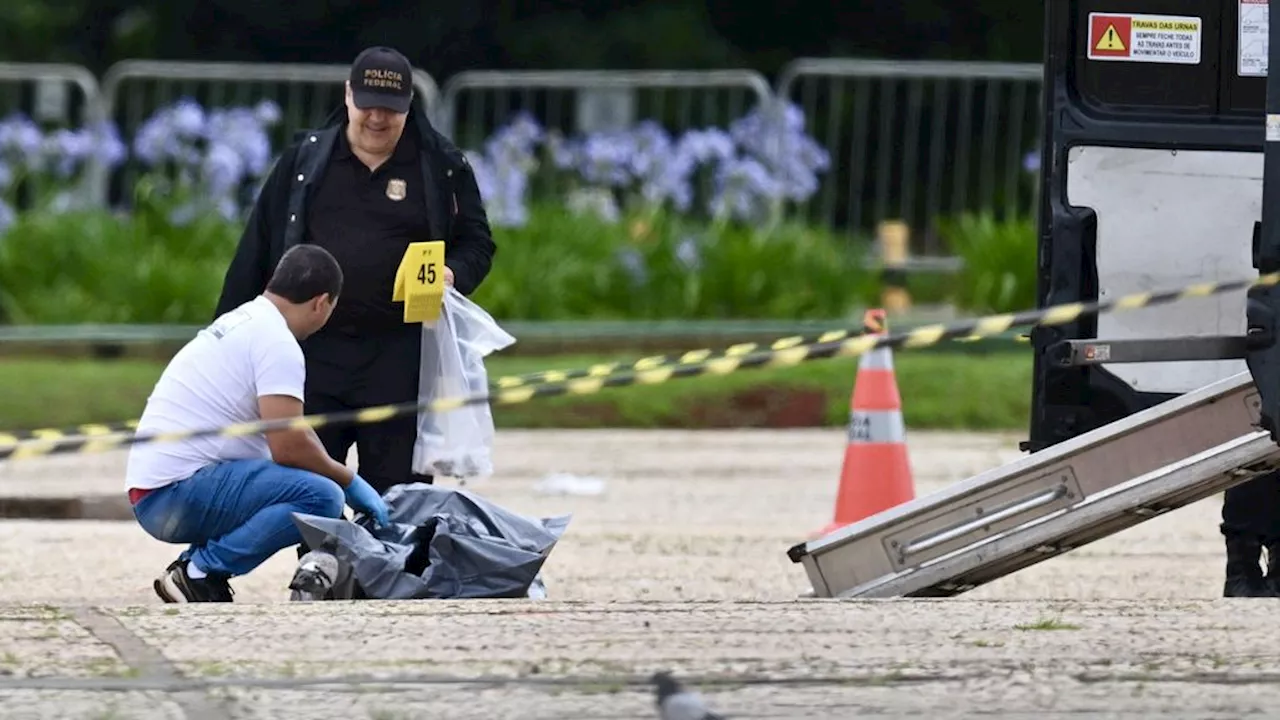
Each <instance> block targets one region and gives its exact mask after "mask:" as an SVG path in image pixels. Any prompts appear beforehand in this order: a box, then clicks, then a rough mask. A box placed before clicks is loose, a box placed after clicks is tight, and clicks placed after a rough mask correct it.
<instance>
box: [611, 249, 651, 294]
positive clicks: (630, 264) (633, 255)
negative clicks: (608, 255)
mask: <svg viewBox="0 0 1280 720" xmlns="http://www.w3.org/2000/svg"><path fill="white" fill-rule="evenodd" d="M614 257H615V258H616V259H617V261H618V264H619V265H621V266H622V270H623V272H625V273H626V274H627V276H628V277H630V278H631V282H633V283H635V284H636V285H644V284H645V281H647V280H648V279H649V271H648V268H646V267H645V263H644V256H643V255H641V254H640V251H639V250H636V249H635V248H629V247H628V248H619V249H618V250H617V251H616V252H615V253H614Z"/></svg>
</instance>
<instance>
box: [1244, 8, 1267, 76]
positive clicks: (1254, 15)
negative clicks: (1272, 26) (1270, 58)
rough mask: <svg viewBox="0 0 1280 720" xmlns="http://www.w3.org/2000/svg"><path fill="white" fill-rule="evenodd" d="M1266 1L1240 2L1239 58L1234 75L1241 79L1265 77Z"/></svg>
mask: <svg viewBox="0 0 1280 720" xmlns="http://www.w3.org/2000/svg"><path fill="white" fill-rule="evenodd" d="M1268 15H1269V12H1268V5H1267V0H1240V27H1239V43H1238V47H1239V48H1240V53H1239V54H1240V57H1239V61H1238V63H1237V68H1236V73H1237V74H1238V75H1240V76H1241V77H1266V75H1267V30H1268V28H1267V17H1268Z"/></svg>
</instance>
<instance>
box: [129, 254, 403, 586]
mask: <svg viewBox="0 0 1280 720" xmlns="http://www.w3.org/2000/svg"><path fill="white" fill-rule="evenodd" d="M341 292H342V270H341V268H340V267H339V266H338V263H337V261H336V260H334V258H333V256H332V255H330V254H329V253H328V252H327V251H325V250H324V249H322V248H320V247H318V246H315V245H298V246H296V247H293V248H291V249H290V250H289V251H288V252H286V253H285V254H284V256H283V257H282V258H281V259H280V263H279V264H278V265H277V266H276V270H275V273H274V275H272V277H271V280H270V282H269V283H268V284H267V287H266V292H264V293H263V294H262V295H259V296H258V297H257V298H255V299H253V300H251V301H249V302H247V303H245V304H243V305H241V306H240V307H238V308H236V309H235V310H232V311H230V312H228V313H226V314H225V315H222V316H220V317H219V318H218V319H217V320H215V321H214V322H213V324H212V325H210V326H209V327H207V328H205V329H203V330H201V331H200V333H199V334H198V335H196V337H195V338H194V339H192V340H191V342H189V343H187V345H186V346H185V347H183V348H182V349H181V350H180V351H179V352H178V354H177V355H175V356H174V358H173V360H172V361H170V363H169V366H168V367H167V368H165V371H164V374H163V375H161V376H160V380H159V382H158V383H157V384H156V387H155V390H154V391H153V392H152V394H151V397H150V398H149V399H148V400H147V406H146V410H145V411H144V412H143V414H142V418H141V419H140V421H139V426H138V432H139V433H152V432H164V431H174V430H197V429H206V428H212V427H220V426H226V425H233V424H236V423H246V422H256V421H258V420H276V419H280V418H290V417H298V416H300V415H302V407H303V397H304V396H305V395H304V393H303V390H304V386H305V383H306V363H305V361H304V360H303V355H302V348H301V347H300V345H299V341H301V340H303V339H305V338H306V337H307V336H309V335H311V334H312V333H314V332H316V331H317V330H319V329H320V328H321V327H323V326H324V324H325V323H326V322H328V320H329V315H330V313H332V312H333V307H334V305H335V303H336V302H337V300H338V296H339V295H340V294H341ZM126 486H127V488H128V491H129V498H130V501H131V502H132V503H133V512H134V515H135V516H136V517H137V519H138V523H139V524H141V525H142V527H143V529H144V530H146V531H147V533H148V534H150V535H151V536H152V537H154V538H156V539H158V540H162V541H164V542H169V543H183V544H188V545H189V547H188V548H187V549H185V550H184V551H183V552H182V553H181V554H180V555H179V557H178V559H177V560H175V561H174V562H173V563H172V564H171V565H169V567H168V568H167V569H166V571H165V572H164V574H163V575H161V576H160V577H159V578H157V579H156V581H155V583H154V587H155V591H156V593H157V594H158V595H159V596H160V598H161V599H163V600H164V601H165V602H231V595H232V593H231V586H230V584H229V583H228V582H227V581H228V580H229V579H230V578H231V577H233V576H239V575H244V574H247V573H248V572H249V571H251V570H253V569H254V568H256V567H257V566H258V565H260V564H261V563H263V562H264V561H265V560H267V558H269V557H271V556H272V555H274V554H275V553H276V552H278V551H280V550H282V549H284V548H286V547H290V546H294V545H298V544H299V543H301V542H302V536H301V535H300V533H299V532H298V530H297V528H296V526H295V525H294V524H293V519H292V517H291V515H292V513H295V512H299V513H306V514H310V515H321V516H324V517H330V518H337V517H341V516H342V508H343V505H344V500H345V502H346V503H349V504H350V505H351V506H352V507H353V508H354V509H356V510H358V511H361V512H364V513H366V514H368V515H370V516H372V517H373V518H374V521H375V523H376V524H378V525H383V524H385V523H386V522H387V507H386V505H385V504H384V503H383V502H382V498H380V497H378V494H377V492H375V491H374V490H373V488H372V487H370V485H369V484H368V483H367V482H365V481H364V479H363V478H361V477H360V476H359V475H356V474H354V473H353V472H352V471H351V470H350V469H349V468H347V466H346V465H344V464H342V463H339V462H335V461H334V460H333V459H331V458H330V457H329V455H328V453H326V452H325V450H324V446H322V445H321V444H320V441H319V439H317V438H316V434H315V432H314V431H313V430H311V429H310V428H306V429H303V430H289V431H280V432H276V431H273V432H271V433H267V434H265V435H264V434H262V433H259V434H256V435H251V436H241V437H213V436H206V437H195V438H190V439H187V440H183V441H177V442H154V443H146V444H138V445H134V446H132V448H131V449H130V452H129V466H128V477H127V481H126Z"/></svg>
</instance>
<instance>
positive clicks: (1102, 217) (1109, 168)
mask: <svg viewBox="0 0 1280 720" xmlns="http://www.w3.org/2000/svg"><path fill="white" fill-rule="evenodd" d="M1046 12H1047V13H1048V17H1046V23H1045V27H1046V33H1045V75H1044V86H1043V104H1044V119H1045V124H1044V135H1043V144H1042V152H1043V158H1042V163H1041V168H1042V171H1041V180H1040V212H1039V215H1040V217H1039V229H1040V238H1039V242H1040V247H1039V256H1040V267H1039V278H1038V302H1039V303H1040V304H1041V305H1057V304H1061V303H1070V302H1076V301H1089V300H1096V299H1098V298H1112V297H1116V296H1120V295H1127V294H1131V293H1137V292H1144V291H1148V290H1167V289H1172V288H1177V287H1181V286H1186V285H1192V284H1196V283H1202V282H1212V281H1225V280H1237V279H1242V278H1252V277H1255V276H1256V274H1257V268H1256V264H1257V263H1256V259H1255V254H1256V253H1257V250H1256V249H1255V245H1258V243H1259V240H1263V241H1264V242H1262V243H1261V246H1260V247H1261V248H1263V249H1264V250H1265V252H1262V253H1261V257H1263V258H1265V259H1266V263H1265V264H1264V271H1267V272H1269V271H1272V270H1274V269H1276V267H1277V266H1278V265H1280V237H1277V235H1276V231H1277V230H1280V228H1272V229H1271V230H1270V231H1269V232H1262V230H1263V229H1265V228H1266V225H1265V224H1263V223H1264V221H1267V220H1269V219H1270V217H1269V213H1270V212H1275V211H1276V210H1277V208H1278V206H1277V204H1276V202H1275V201H1271V202H1268V203H1265V204H1264V203H1263V190H1264V188H1263V185H1264V183H1263V170H1264V167H1270V166H1271V165H1272V160H1271V158H1266V159H1265V161H1264V155H1263V147H1264V121H1263V119H1264V106H1265V105H1266V98H1267V78H1266V68H1267V51H1268V50H1267V49H1268V34H1269V32H1270V30H1269V25H1268V22H1267V12H1268V4H1267V0H1049V2H1048V3H1047V6H1046ZM1273 112H1275V111H1273ZM1276 179H1278V178H1277V177H1276V175H1275V173H1273V174H1272V178H1271V179H1270V180H1269V183H1268V188H1267V194H1268V195H1269V196H1271V195H1276V192H1277V191H1276V190H1275V188H1273V187H1271V185H1273V184H1274V182H1275V181H1276ZM1264 208H1265V209H1264ZM1245 296H1246V293H1245V292H1244V291H1243V290H1242V291H1240V292H1236V293H1228V294H1224V295H1218V296H1215V297H1211V298H1204V299H1195V300H1189V301H1183V302H1178V303H1174V304H1171V305H1163V306H1158V307H1151V308H1146V309H1142V310H1137V311H1129V312H1115V313H1104V314H1101V315H1090V316H1086V317H1084V318H1082V319H1081V320H1080V321H1079V322H1077V323H1074V324H1071V325H1063V326H1057V327H1043V328H1037V329H1036V330H1035V331H1034V332H1033V333H1032V342H1033V346H1034V348H1035V353H1036V355H1035V374H1034V387H1033V391H1032V417H1031V424H1030V436H1029V440H1028V441H1027V442H1026V443H1024V444H1023V449H1024V450H1030V451H1033V452H1034V451H1038V450H1041V449H1044V448H1046V447H1049V446H1052V445H1054V444H1056V443H1059V442H1062V441H1063V440H1067V439H1069V438H1072V437H1075V436H1077V435H1080V434H1082V433H1084V432H1087V431H1089V430H1092V429H1094V428H1097V427H1100V426H1103V425H1106V424H1108V423H1111V422H1114V421H1116V420H1119V419H1121V418H1123V417H1126V416H1128V415H1130V414H1132V413H1134V412H1136V411H1138V410H1141V409H1144V408H1147V407H1150V406H1152V405H1155V404H1156V403H1159V402H1162V401H1165V400H1168V399H1170V398H1172V397H1176V396H1178V395H1180V394H1182V393H1185V392H1188V391H1190V390H1194V389H1196V388H1199V387H1203V386H1205V385H1208V384H1210V383H1212V382H1215V381H1218V380H1221V379H1223V378H1226V377H1229V376H1231V375H1235V374H1237V373H1240V372H1243V371H1245V370H1246V369H1250V370H1253V369H1255V368H1256V367H1260V366H1259V365H1258V363H1261V362H1263V355H1259V356H1258V357H1257V358H1255V359H1251V360H1250V361H1249V362H1248V363H1247V364H1246V361H1245V342H1244V336H1245V332H1246V310H1245V305H1246V297H1245ZM1265 297H1267V298H1270V297H1272V296H1270V295H1267V296H1265ZM1268 302H1269V303H1270V305H1271V307H1273V308H1274V307H1276V301H1275V300H1270V301H1268ZM1253 314H1254V315H1255V316H1256V317H1257V318H1261V317H1262V316H1261V315H1258V313H1257V312H1254V313H1253ZM1269 332H1270V331H1268V333H1269ZM1257 337H1258V338H1259V340H1260V341H1261V343H1260V345H1259V351H1260V352H1263V353H1269V352H1271V351H1269V350H1265V349H1263V346H1265V344H1266V337H1267V333H1262V334H1257ZM1136 340H1152V341H1154V342H1134V341H1136ZM1064 341H1067V342H1064ZM1069 341H1076V342H1069ZM1109 341H1116V342H1109ZM1268 357H1269V356H1268ZM1275 364H1276V363H1274V362H1272V363H1270V365H1275ZM1276 370H1280V367H1277V368H1276ZM1270 374H1271V375H1278V374H1277V373H1270ZM1271 380H1274V382H1280V376H1277V377H1275V378H1274V379H1272V378H1268V381H1271ZM1268 387H1269V386H1268V385H1267V383H1266V382H1264V383H1263V386H1262V387H1261V388H1260V390H1261V392H1262V394H1263V397H1264V399H1265V400H1267V401H1269V402H1268V406H1269V407H1276V406H1275V405H1274V403H1280V397H1277V394H1280V388H1278V389H1276V390H1269V389H1268ZM1272 414H1273V415H1274V413H1272Z"/></svg>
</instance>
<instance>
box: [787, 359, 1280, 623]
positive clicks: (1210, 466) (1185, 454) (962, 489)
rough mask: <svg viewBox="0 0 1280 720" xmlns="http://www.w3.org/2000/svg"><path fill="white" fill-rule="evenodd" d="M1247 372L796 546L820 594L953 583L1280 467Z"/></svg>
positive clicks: (1030, 561)
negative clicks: (1261, 419) (1260, 422)
mask: <svg viewBox="0 0 1280 720" xmlns="http://www.w3.org/2000/svg"><path fill="white" fill-rule="evenodd" d="M1259 411H1260V398H1259V395H1258V392H1257V390H1256V389H1255V387H1254V384H1253V379H1252V377H1251V376H1250V374H1249V373H1247V372H1245V373H1239V374H1237V375H1234V376H1232V377H1229V378H1226V379H1224V380H1221V381H1219V382H1216V383H1213V384H1211V385H1206V386H1205V387H1203V388H1200V389H1198V390H1194V391H1192V392H1189V393H1186V394H1184V395H1180V396H1178V397H1176V398H1173V399H1171V400H1168V401H1166V402H1164V403H1161V404H1159V405H1156V406H1153V407H1151V408H1148V409H1146V410H1142V411H1139V412H1136V413H1134V414H1132V415H1129V416H1127V417H1125V418H1122V419H1121V420H1118V421H1116V422H1113V423H1111V424H1109V425H1105V426H1103V427H1100V428H1097V429H1095V430H1093V431H1090V432H1088V433H1085V434H1082V435H1079V436H1077V437H1075V438H1072V439H1070V440H1066V441H1064V442H1061V443H1059V444H1057V445H1055V446H1053V447H1051V448H1048V449H1045V450H1042V451H1040V452H1038V453H1033V454H1031V455H1029V456H1027V457H1024V458H1020V459H1018V460H1016V461H1014V462H1012V463H1009V464H1007V465H1004V466H1002V467H998V468H993V469H991V470H988V471H986V472H983V473H981V474H979V475H976V476H974V477H972V478H970V479H968V480H966V481H963V482H961V483H957V484H955V485H953V486H951V487H948V488H945V489H943V490H940V491H938V492H936V493H933V494H930V495H926V496H922V497H919V498H916V499H915V500H912V501H910V502H907V503H903V504H902V505H899V506H897V507H894V508H891V509H889V510H886V511H884V512H881V513H879V514H877V515H874V516H872V517H869V518H866V519H865V520H862V521H860V522H857V523H854V524H851V525H848V526H846V527H844V528H841V529H839V530H836V531H834V532H832V533H830V534H828V535H826V536H824V537H821V538H817V539H814V540H811V541H808V542H805V543H801V544H798V545H796V546H794V547H792V548H791V549H790V550H789V551H788V556H789V557H790V558H791V560H792V562H796V563H800V564H801V565H803V566H804V569H805V572H806V573H807V574H808V577H809V581H810V583H811V584H812V587H813V593H812V596H814V597H820V598H855V597H865V598H886V597H948V596H953V595H958V594H960V593H963V592H967V591H969V590H971V589H973V588H975V587H978V586H979V585H982V584H985V583H987V582H990V581H992V580H995V579H997V578H1000V577H1003V576H1005V575H1008V574H1010V573H1013V572H1016V571H1018V570H1021V569H1023V568H1025V567H1029V566H1031V565H1034V564H1036V563H1038V562H1042V561H1043V560H1046V559H1048V558H1051V557H1054V556H1056V555H1059V554H1062V553H1064V552H1068V551H1070V550H1072V549H1075V548H1077V547H1080V546H1082V545H1085V544H1088V543H1090V542H1093V541H1095V540H1098V539H1101V538H1103V537H1106V536H1108V535H1113V534H1115V533H1117V532H1119V531H1121V530H1124V529H1126V528H1129V527H1132V526H1134V525H1137V524H1139V523H1141V522H1144V521H1146V520H1148V519H1150V518H1152V517H1156V516H1157V515H1160V514H1163V513H1164V512H1167V511H1169V510H1173V509H1175V508H1178V507H1182V506H1183V505H1187V504H1190V503H1192V502H1195V501H1197V500H1200V499H1203V498H1206V497H1209V496H1211V495H1213V494H1215V493H1218V492H1221V491H1223V490H1225V489H1227V488H1229V487H1231V486H1233V485H1237V484H1239V483H1242V482H1245V481H1246V480H1249V479H1250V478H1252V477H1254V476H1256V475H1259V474H1261V473H1265V472H1268V471H1270V470H1273V469H1276V468H1280V446H1278V445H1277V444H1276V443H1275V442H1274V441H1273V440H1272V439H1271V437H1270V435H1269V434H1268V433H1267V432H1265V431H1263V430H1260V429H1259V428H1258V420H1259Z"/></svg>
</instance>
